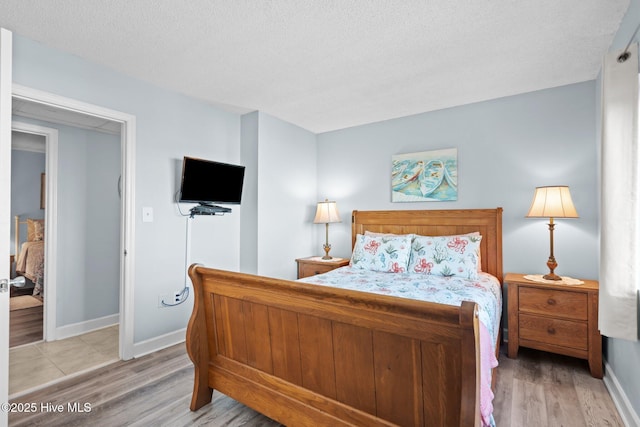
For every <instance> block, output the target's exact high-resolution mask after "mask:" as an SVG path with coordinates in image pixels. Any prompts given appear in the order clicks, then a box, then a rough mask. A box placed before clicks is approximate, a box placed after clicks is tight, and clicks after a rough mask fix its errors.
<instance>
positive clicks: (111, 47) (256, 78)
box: [0, 0, 629, 133]
mask: <svg viewBox="0 0 640 427" xmlns="http://www.w3.org/2000/svg"><path fill="white" fill-rule="evenodd" d="M628 5H629V0H562V1H558V0H510V1H504V0H502V1H499V0H477V1H452V0H431V1H425V0H188V1H180V0H135V1H131V0H47V1H43V0H2V1H1V2H0V26H2V27H5V28H7V29H9V30H12V31H14V32H15V33H17V34H20V35H22V36H26V37H28V38H31V39H33V40H36V41H39V42H41V43H43V44H45V45H48V46H51V47H54V48H58V49H61V50H64V51H66V52H69V53H72V54H75V55H78V56H80V57H82V58H86V59H87V60H90V61H94V62H98V63H101V64H104V65H106V66H108V67H110V68H112V69H115V70H118V71H120V72H122V73H125V74H128V75H131V76H135V77H137V78H140V79H143V80H146V81H149V82H152V83H154V84H156V85H158V86H161V87H165V88H168V89H171V90H174V91H177V92H181V93H184V94H186V95H189V96H193V97H196V98H200V99H203V100H206V101H207V102H210V103H212V104H214V105H218V106H223V107H225V108H228V109H230V110H232V111H237V112H248V111H253V110H260V111H263V112H265V113H268V114H270V115H273V116H276V117H278V118H281V119H283V120H286V121H288V122H291V123H294V124H297V125H299V126H301V127H303V128H306V129H308V130H311V131H313V132H317V133H320V132H326V131H331V130H335V129H340V128H345V127H350V126H355V125H359V124H364V123H371V122H376V121H380V120H386V119H391V118H395V117H401V116H406V115H410V114H416V113H421V112H426V111H432V110H437V109H442V108H447V107H452V106H456V105H462V104H468V103H472V102H477V101H483V100H487V99H493V98H498V97H502V96H508V95H514V94H518V93H524V92H530V91H534V90H539V89H544V88H549V87H556V86H561V85H565V84H570V83H576V82H581V81H586V80H591V79H594V78H595V77H596V76H597V73H598V71H599V68H600V64H601V60H602V57H603V55H604V53H605V52H606V51H607V49H608V47H609V45H610V43H611V41H612V40H613V36H614V34H615V32H616V31H617V29H618V27H619V25H620V22H621V20H622V17H623V16H624V13H625V11H626V9H627V7H628Z"/></svg>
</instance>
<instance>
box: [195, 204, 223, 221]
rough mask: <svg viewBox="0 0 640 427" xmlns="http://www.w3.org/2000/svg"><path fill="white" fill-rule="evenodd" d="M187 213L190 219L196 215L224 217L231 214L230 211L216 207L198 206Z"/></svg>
mask: <svg viewBox="0 0 640 427" xmlns="http://www.w3.org/2000/svg"><path fill="white" fill-rule="evenodd" d="M189 212H190V213H191V215H190V217H191V218H193V217H194V216H196V215H224V214H226V213H231V209H230V208H225V207H222V206H217V205H198V206H194V207H192V208H191V209H190V210H189Z"/></svg>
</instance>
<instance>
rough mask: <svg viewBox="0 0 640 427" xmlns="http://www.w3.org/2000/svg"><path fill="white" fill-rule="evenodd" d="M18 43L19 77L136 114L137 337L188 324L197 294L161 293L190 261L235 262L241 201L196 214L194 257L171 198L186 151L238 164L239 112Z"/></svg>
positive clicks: (234, 265) (231, 265)
mask: <svg viewBox="0 0 640 427" xmlns="http://www.w3.org/2000/svg"><path fill="white" fill-rule="evenodd" d="M13 43H14V46H13V53H14V58H13V78H14V82H15V83H18V84H21V85H24V86H29V87H32V88H35V89H40V90H44V91H47V92H52V93H56V94H59V95H62V96H65V97H68V98H73V99H77V100H80V101H84V102H88V103H91V104H95V105H100V106H102V107H106V108H111V109H114V110H118V111H122V112H125V113H129V114H132V115H135V116H136V119H137V122H136V124H137V145H136V153H135V158H136V176H135V184H136V186H135V207H134V211H135V214H136V232H135V236H134V238H135V243H136V246H135V252H134V254H133V255H134V256H135V278H134V283H133V286H134V312H135V318H134V342H135V343H140V342H142V341H145V340H147V339H151V338H155V337H159V336H161V335H163V334H167V333H171V332H175V331H178V330H180V329H182V328H185V327H186V324H187V320H188V318H189V315H190V313H191V307H192V299H191V298H190V299H189V301H188V302H187V303H186V304H182V305H181V306H178V307H175V308H159V307H158V296H159V295H160V294H166V293H169V292H172V291H174V290H179V289H182V287H183V286H184V280H185V264H186V262H189V261H197V262H202V263H205V264H207V265H211V266H214V267H217V268H225V269H230V270H237V269H238V267H239V252H240V244H239V230H240V215H239V214H240V209H241V208H240V207H237V208H235V207H234V213H233V214H232V215H226V216H224V217H215V218H197V219H196V220H194V222H193V224H192V239H191V244H192V252H191V255H192V257H191V260H185V244H186V226H185V224H186V219H185V218H184V217H182V216H180V214H179V212H178V209H177V205H176V203H175V202H174V200H175V193H176V191H177V190H178V188H179V187H178V185H179V184H178V183H179V179H180V167H179V165H180V162H181V160H182V157H183V156H185V155H189V156H194V157H200V158H207V159H212V160H218V161H226V162H230V163H238V162H239V160H240V116H239V115H237V114H232V113H227V112H224V111H221V110H219V109H217V108H215V107H212V106H210V105H208V104H206V103H204V102H201V101H197V100H195V99H192V98H188V97H185V96H182V95H178V94H176V93H173V92H169V91H166V90H162V89H159V88H157V87H155V86H153V85H151V84H148V83H145V82H142V81H140V80H137V79H134V78H131V77H128V76H125V75H123V74H120V73H117V72H114V71H113V70H110V69H108V68H106V67H103V66H101V65H97V64H93V63H90V62H87V61H84V60H82V59H81V58H78V57H76V56H73V55H69V54H67V53H64V52H61V51H57V50H54V49H50V48H48V47H46V46H44V45H42V44H39V43H36V42H34V41H32V40H29V39H27V38H24V37H21V36H20V35H19V34H14V38H13ZM142 207H152V208H153V209H154V222H152V223H142V218H141V213H142ZM186 207H187V206H184V207H183V208H186ZM212 241H215V242H216V244H215V245H211V242H212ZM185 261H186V262H185Z"/></svg>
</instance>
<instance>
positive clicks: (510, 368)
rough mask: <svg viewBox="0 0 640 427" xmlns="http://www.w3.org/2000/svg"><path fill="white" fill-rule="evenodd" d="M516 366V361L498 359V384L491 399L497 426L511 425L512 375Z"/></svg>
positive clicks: (504, 358) (503, 358)
mask: <svg viewBox="0 0 640 427" xmlns="http://www.w3.org/2000/svg"><path fill="white" fill-rule="evenodd" d="M517 364H518V361H517V360H514V359H509V358H506V357H501V358H500V365H499V374H498V383H497V384H496V389H495V392H494V397H493V416H494V419H495V422H496V425H497V426H509V425H511V402H512V400H513V396H512V384H513V373H514V371H515V370H516V365H517Z"/></svg>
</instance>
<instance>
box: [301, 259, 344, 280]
mask: <svg viewBox="0 0 640 427" xmlns="http://www.w3.org/2000/svg"><path fill="white" fill-rule="evenodd" d="M296 262H297V263H298V279H302V278H304V277H309V276H315V275H316V274H321V273H326V272H328V271H331V270H335V269H336V268H338V267H344V266H345V265H349V260H348V259H346V258H335V257H334V258H331V259H329V260H324V259H322V257H321V256H310V257H307V258H298V259H297V260H296Z"/></svg>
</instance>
